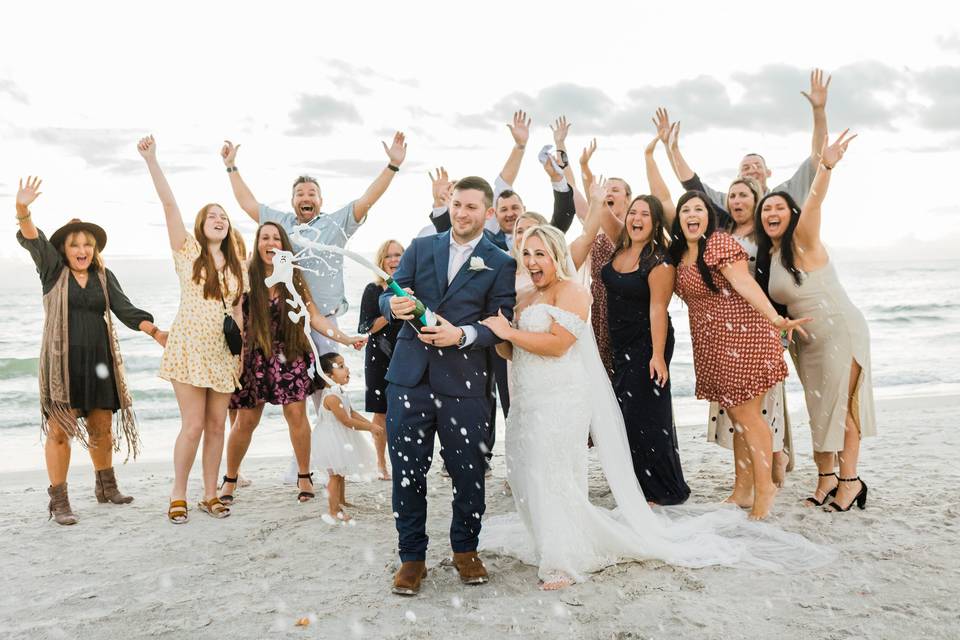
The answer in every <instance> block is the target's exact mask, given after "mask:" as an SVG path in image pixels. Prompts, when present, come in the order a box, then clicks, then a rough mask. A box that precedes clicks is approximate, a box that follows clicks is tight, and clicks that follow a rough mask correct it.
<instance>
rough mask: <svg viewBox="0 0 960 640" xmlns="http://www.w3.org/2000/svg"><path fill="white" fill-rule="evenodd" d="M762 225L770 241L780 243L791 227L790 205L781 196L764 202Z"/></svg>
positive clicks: (771, 197) (761, 217)
mask: <svg viewBox="0 0 960 640" xmlns="http://www.w3.org/2000/svg"><path fill="white" fill-rule="evenodd" d="M760 223H761V224H762V225H763V231H764V232H765V233H766V234H767V235H768V236H770V239H771V240H773V241H774V243H776V242H778V241H779V240H780V239H781V238H783V234H785V233H786V232H787V227H789V226H790V205H788V204H787V201H786V200H784V199H783V197H781V196H770V197H769V198H767V199H766V200H764V201H763V208H762V209H761V210H760Z"/></svg>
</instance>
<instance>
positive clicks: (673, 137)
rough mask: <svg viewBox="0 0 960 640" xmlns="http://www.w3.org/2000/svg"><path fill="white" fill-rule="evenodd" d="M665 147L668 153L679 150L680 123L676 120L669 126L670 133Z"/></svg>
mask: <svg viewBox="0 0 960 640" xmlns="http://www.w3.org/2000/svg"><path fill="white" fill-rule="evenodd" d="M665 144H666V145H667V150H668V151H676V150H677V149H678V148H680V121H679V120H677V121H676V122H674V123H673V124H672V125H670V133H669V134H668V135H667V141H666V143H665Z"/></svg>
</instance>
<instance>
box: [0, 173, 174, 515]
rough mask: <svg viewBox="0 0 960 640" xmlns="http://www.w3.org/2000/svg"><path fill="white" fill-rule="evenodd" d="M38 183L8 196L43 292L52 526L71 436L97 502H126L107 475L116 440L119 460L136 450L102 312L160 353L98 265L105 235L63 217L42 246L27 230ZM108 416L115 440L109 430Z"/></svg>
mask: <svg viewBox="0 0 960 640" xmlns="http://www.w3.org/2000/svg"><path fill="white" fill-rule="evenodd" d="M40 183H41V180H40V179H39V178H34V177H32V176H31V177H29V178H27V184H26V185H24V184H23V181H21V182H20V187H19V189H18V190H17V198H16V200H17V224H18V226H19V227H20V229H19V231H18V232H17V241H18V242H19V243H20V245H21V246H22V247H23V248H24V249H26V250H27V251H29V252H30V257H31V258H33V262H34V264H35V265H36V267H37V273H38V274H39V275H40V282H41V284H42V286H43V310H44V321H43V346H42V347H41V350H40V366H39V369H40V371H39V374H40V375H39V381H40V415H41V420H42V422H41V425H42V430H43V433H44V434H45V435H46V442H44V456H45V458H46V464H47V475H48V476H49V478H50V487H49V488H48V489H47V493H48V494H49V496H50V503H49V506H48V510H49V512H50V517H51V518H53V519H54V520H55V521H56V523H57V524H63V525H69V524H76V523H77V521H78V518H77V516H76V514H74V512H73V509H72V508H71V507H70V499H69V496H68V495H67V471H68V470H69V468H70V442H71V440H72V439H73V438H74V437H76V438H77V439H78V440H80V442H81V443H83V444H84V445H85V446H86V447H87V449H88V450H89V452H90V460H91V462H92V463H93V471H94V474H95V476H96V488H95V495H96V498H97V502H100V503H106V502H109V503H113V504H127V503H130V502H133V498H132V497H131V496H127V495H124V494H122V493H120V490H119V489H118V488H117V479H116V476H115V475H114V471H113V452H114V451H119V450H120V447H119V442H117V440H119V439H121V438H122V439H125V440H126V441H127V455H128V456H129V455H130V454H133V456H134V457H136V455H137V453H138V449H139V443H140V441H139V435H138V433H137V424H136V417H135V415H134V413H133V408H132V401H131V399H130V392H129V389H128V388H127V384H126V380H125V378H124V373H123V366H122V365H123V359H122V358H121V356H120V344H119V342H118V341H117V335H116V332H115V331H114V329H113V322H112V321H111V315H110V312H112V313H113V315H115V316H116V317H117V319H119V320H120V321H121V322H122V323H123V324H125V325H126V326H127V327H129V328H130V329H133V330H134V331H143V332H144V333H146V334H148V335H150V337H152V338H153V339H154V340H156V341H157V342H158V343H159V344H160V345H161V346H162V345H163V344H165V343H166V341H167V334H166V332H165V331H160V330H159V329H158V328H157V327H156V325H154V324H153V316H151V315H150V314H149V313H147V312H146V311H142V310H140V309H138V308H136V307H135V306H133V305H132V304H131V303H130V300H129V299H128V298H127V296H126V294H124V292H123V289H121V288H120V283H119V282H118V281H117V278H116V276H115V275H113V272H112V271H110V270H109V269H107V268H106V267H105V266H104V265H103V260H102V257H101V251H103V248H104V247H105V246H106V244H107V234H106V232H105V231H104V230H103V229H102V228H101V227H99V226H98V225H95V224H92V223H89V222H81V221H80V220H77V219H73V220H71V221H70V222H68V223H67V224H66V225H64V226H62V227H60V228H59V229H57V230H56V231H55V232H54V233H53V235H52V236H50V239H49V240H47V237H46V236H45V235H44V234H43V232H42V231H40V229H38V228H37V227H36V225H35V224H34V223H33V218H32V215H31V212H30V208H29V207H30V205H31V204H33V202H34V200H36V199H37V196H39V195H40V191H39V188H40ZM114 416H116V423H117V437H116V438H114V436H113V434H112V432H111V429H110V422H111V420H113V418H114Z"/></svg>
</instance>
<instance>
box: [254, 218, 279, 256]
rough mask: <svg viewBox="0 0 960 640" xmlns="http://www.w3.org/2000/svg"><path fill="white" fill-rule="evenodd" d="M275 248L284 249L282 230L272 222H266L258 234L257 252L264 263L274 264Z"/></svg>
mask: <svg viewBox="0 0 960 640" xmlns="http://www.w3.org/2000/svg"><path fill="white" fill-rule="evenodd" d="M273 249H283V240H282V239H281V237H280V230H279V229H278V228H277V227H276V226H275V225H272V224H265V225H263V226H262V227H261V228H260V232H259V233H258V234H257V254H258V255H259V256H260V260H262V261H263V262H264V264H271V265H272V264H273V259H274V253H273V251H272V250H273Z"/></svg>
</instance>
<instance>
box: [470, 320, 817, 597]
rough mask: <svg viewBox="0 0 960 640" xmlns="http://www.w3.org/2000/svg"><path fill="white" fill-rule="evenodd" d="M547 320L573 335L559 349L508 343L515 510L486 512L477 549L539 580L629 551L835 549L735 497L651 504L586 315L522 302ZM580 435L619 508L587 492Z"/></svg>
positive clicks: (766, 562)
mask: <svg viewBox="0 0 960 640" xmlns="http://www.w3.org/2000/svg"><path fill="white" fill-rule="evenodd" d="M554 321H556V322H557V323H559V324H560V325H561V326H562V327H564V328H565V329H566V330H567V331H569V332H570V333H572V334H573V335H574V336H575V337H576V338H577V341H576V342H575V343H574V345H573V346H572V347H571V348H570V349H569V350H568V351H567V352H566V353H565V354H563V355H562V356H559V357H548V356H539V355H536V354H533V353H530V352H528V351H524V350H523V349H522V348H519V347H517V346H516V345H515V346H514V348H513V367H512V380H511V381H512V391H511V399H512V402H511V406H510V415H509V417H508V419H507V426H506V459H507V478H508V481H509V483H510V487H511V489H512V490H513V496H514V501H515V503H516V507H517V511H516V513H511V514H507V515H502V516H494V517H491V518H488V519H487V520H486V521H485V522H484V524H483V529H482V531H481V534H480V547H481V549H485V550H488V551H495V552H499V553H503V554H506V555H511V556H514V557H517V558H519V559H520V560H522V561H524V562H526V563H528V564H534V565H537V566H538V567H539V577H540V578H541V579H542V580H545V581H552V580H557V579H564V578H570V579H573V580H575V581H578V582H579V581H583V580H585V579H586V576H587V574H589V573H592V572H595V571H599V570H600V569H603V568H604V567H606V566H609V565H611V564H615V563H617V562H622V561H629V560H644V559H658V560H663V561H665V562H668V563H671V564H676V565H683V566H690V567H702V566H707V565H714V564H727V565H748V566H753V567H759V568H765V569H775V570H776V569H782V570H789V571H796V570H800V569H804V568H813V567H817V566H821V565H822V564H825V563H827V562H829V561H830V560H831V559H833V557H834V556H835V553H834V552H833V551H832V550H830V549H826V548H824V547H820V546H818V545H815V544H813V543H811V542H809V541H808V540H806V539H805V538H803V537H801V536H799V535H796V534H792V533H787V532H784V531H782V530H780V529H777V528H776V527H773V526H771V525H767V524H763V523H758V522H752V521H749V520H747V518H746V516H745V514H744V513H743V512H742V511H741V510H740V509H738V508H736V507H734V506H732V505H731V506H718V505H704V506H702V507H696V506H691V507H686V506H685V507H670V508H666V509H658V511H657V512H656V513H655V512H654V511H653V510H651V509H650V507H649V506H648V505H647V502H646V500H645V499H644V497H643V493H642V492H641V490H640V486H639V484H638V483H637V480H636V477H635V476H634V471H633V463H632V461H631V459H630V453H629V446H628V443H627V437H626V431H625V429H624V426H623V417H622V415H621V413H620V409H619V405H618V404H617V401H616V398H615V396H614V394H613V389H612V388H611V387H610V383H609V380H608V378H607V376H606V374H605V373H604V370H603V365H602V364H601V362H600V355H599V353H598V351H597V347H596V342H595V340H594V338H593V332H592V330H591V329H590V326H589V324H588V323H585V322H584V321H583V320H581V319H580V318H579V317H578V316H577V315H576V314H574V313H571V312H569V311H565V310H563V309H560V308H558V307H555V306H552V305H548V304H542V303H540V304H534V305H531V306H529V307H527V308H526V309H524V310H523V312H522V313H521V315H520V321H519V322H520V325H519V326H520V329H521V330H523V331H530V332H546V331H548V330H549V329H550V326H551V324H552V323H553V322H554ZM588 433H589V434H591V436H592V438H593V442H594V444H595V446H596V449H597V452H598V455H599V458H600V462H601V465H602V467H603V471H604V475H605V476H606V478H607V482H608V484H609V485H610V488H611V490H612V492H613V494H614V498H615V499H616V501H617V509H616V510H615V511H609V510H607V509H604V508H602V507H597V506H595V505H593V504H591V503H590V501H589V498H588V491H587V463H588V452H587V447H586V442H587V434H588Z"/></svg>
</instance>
